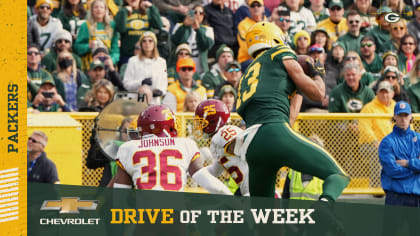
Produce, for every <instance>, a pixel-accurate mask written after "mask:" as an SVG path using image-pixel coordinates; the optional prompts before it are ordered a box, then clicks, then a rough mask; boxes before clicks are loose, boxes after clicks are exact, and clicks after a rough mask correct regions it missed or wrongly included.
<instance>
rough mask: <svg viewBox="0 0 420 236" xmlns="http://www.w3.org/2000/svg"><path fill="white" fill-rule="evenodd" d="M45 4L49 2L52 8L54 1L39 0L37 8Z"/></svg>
mask: <svg viewBox="0 0 420 236" xmlns="http://www.w3.org/2000/svg"><path fill="white" fill-rule="evenodd" d="M43 4H48V5H49V6H50V8H51V9H53V8H54V5H53V2H52V1H51V0H37V1H36V4H35V8H38V7H39V6H41V5H43Z"/></svg>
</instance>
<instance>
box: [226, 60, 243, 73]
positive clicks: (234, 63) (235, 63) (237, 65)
mask: <svg viewBox="0 0 420 236" xmlns="http://www.w3.org/2000/svg"><path fill="white" fill-rule="evenodd" d="M232 66H236V67H237V68H239V69H241V64H239V62H237V61H231V62H229V63H228V64H226V66H225V71H227V70H229V68H230V67H232Z"/></svg>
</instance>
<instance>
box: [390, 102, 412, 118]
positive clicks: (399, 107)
mask: <svg viewBox="0 0 420 236" xmlns="http://www.w3.org/2000/svg"><path fill="white" fill-rule="evenodd" d="M401 113H406V114H409V115H411V107H410V104H408V103H407V102H405V101H399V102H397V104H395V107H394V115H399V114H401Z"/></svg>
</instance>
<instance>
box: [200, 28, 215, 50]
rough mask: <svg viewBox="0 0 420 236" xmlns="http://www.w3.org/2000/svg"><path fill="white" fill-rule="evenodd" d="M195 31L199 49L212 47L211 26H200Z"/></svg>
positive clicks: (212, 35)
mask: <svg viewBox="0 0 420 236" xmlns="http://www.w3.org/2000/svg"><path fill="white" fill-rule="evenodd" d="M196 33H197V34H196V40H197V46H198V48H199V50H200V51H206V50H209V49H210V48H211V47H213V45H214V33H213V29H212V28H211V27H204V26H200V28H198V29H197V30H196Z"/></svg>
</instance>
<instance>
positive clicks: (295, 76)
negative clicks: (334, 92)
mask: <svg viewBox="0 0 420 236" xmlns="http://www.w3.org/2000/svg"><path fill="white" fill-rule="evenodd" d="M283 64H284V66H285V67H286V70H287V73H288V74H289V76H290V77H291V78H292V80H293V82H294V83H295V84H296V86H297V87H298V89H299V90H300V91H302V92H303V93H304V94H305V95H306V96H308V97H309V98H310V99H311V100H313V101H316V102H319V101H321V100H322V99H323V98H324V96H325V84H324V81H323V80H322V78H321V76H319V75H316V76H314V78H313V79H311V78H310V77H309V76H307V75H306V74H305V72H303V69H302V67H301V66H300V65H299V63H298V62H297V61H295V60H293V59H285V60H283Z"/></svg>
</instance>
